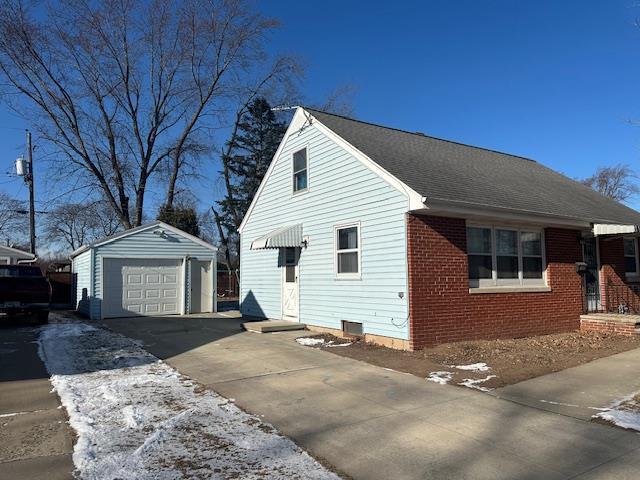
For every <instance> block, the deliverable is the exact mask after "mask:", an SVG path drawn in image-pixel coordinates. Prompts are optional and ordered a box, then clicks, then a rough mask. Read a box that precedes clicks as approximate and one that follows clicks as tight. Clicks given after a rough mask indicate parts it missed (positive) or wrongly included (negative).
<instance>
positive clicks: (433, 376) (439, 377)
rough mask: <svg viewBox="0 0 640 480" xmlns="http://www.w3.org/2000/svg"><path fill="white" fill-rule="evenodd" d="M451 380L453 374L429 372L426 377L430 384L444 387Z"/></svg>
mask: <svg viewBox="0 0 640 480" xmlns="http://www.w3.org/2000/svg"><path fill="white" fill-rule="evenodd" d="M451 378H453V372H445V371H442V372H431V373H430V374H429V376H428V377H427V380H429V381H430V382H435V383H439V384H440V385H446V384H447V383H449V381H450V380H451Z"/></svg>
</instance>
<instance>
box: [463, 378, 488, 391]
mask: <svg viewBox="0 0 640 480" xmlns="http://www.w3.org/2000/svg"><path fill="white" fill-rule="evenodd" d="M495 377H496V376H495V375H487V376H486V377H485V378H475V379H474V378H465V379H464V380H462V382H460V383H458V385H462V386H463V387H467V388H475V389H476V390H480V391H481V392H490V391H491V389H490V388H487V387H483V386H482V385H480V384H481V383H484V382H487V381H489V380H491V379H492V378H495Z"/></svg>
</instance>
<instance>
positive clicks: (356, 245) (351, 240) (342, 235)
mask: <svg viewBox="0 0 640 480" xmlns="http://www.w3.org/2000/svg"><path fill="white" fill-rule="evenodd" d="M335 241H336V276H337V277H338V278H360V225H359V224H353V225H343V226H339V227H336V240H335Z"/></svg>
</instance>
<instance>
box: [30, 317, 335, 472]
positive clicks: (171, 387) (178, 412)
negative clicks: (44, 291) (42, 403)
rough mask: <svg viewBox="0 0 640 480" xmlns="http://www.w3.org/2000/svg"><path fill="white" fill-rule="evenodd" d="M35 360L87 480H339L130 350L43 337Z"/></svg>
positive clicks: (64, 335)
mask: <svg viewBox="0 0 640 480" xmlns="http://www.w3.org/2000/svg"><path fill="white" fill-rule="evenodd" d="M39 353H40V356H41V357H42V359H43V361H44V362H45V364H46V366H47V369H48V370H49V373H50V374H51V375H52V376H51V382H52V384H53V386H54V389H55V390H56V391H57V392H58V394H59V395H60V398H61V399H62V404H63V405H64V406H65V408H66V409H67V412H68V414H69V419H70V424H71V426H72V427H73V428H74V429H75V430H76V433H77V435H78V438H77V442H76V445H75V447H74V453H73V461H74V464H75V466H76V469H77V472H76V473H77V476H78V477H79V478H81V479H116V478H117V479H121V480H134V479H135V480H146V479H154V480H156V479H157V480H164V479H176V478H243V479H253V478H282V479H288V478H310V479H337V478H338V477H337V476H336V475H335V474H333V473H331V472H330V471H328V470H326V469H325V468H324V467H322V466H321V465H320V464H319V463H318V462H316V461H315V460H314V459H313V458H311V457H310V456H309V455H308V454H307V453H305V452H304V451H303V450H301V449H300V448H299V447H298V446H296V445H295V444H294V443H293V442H292V441H291V440H289V439H287V438H285V437H283V436H281V435H280V434H279V433H278V432H277V431H276V430H275V429H274V428H273V427H271V426H270V425H268V424H266V423H263V422H262V421H261V420H260V419H259V418H258V417H256V416H254V415H249V414H247V413H245V412H243V411H242V410H240V409H239V408H238V407H236V406H235V405H234V404H233V403H230V401H229V400H227V399H226V398H224V397H222V396H220V395H218V394H216V393H215V392H212V391H210V390H206V389H204V388H203V387H201V386H200V385H198V384H197V383H195V382H193V381H192V380H190V379H189V378H187V377H185V376H183V375H181V374H180V373H178V372H177V371H176V370H174V369H173V368H171V367H169V366H168V365H167V364H165V363H164V362H162V361H160V360H158V359H157V358H156V357H154V356H153V355H151V354H149V353H148V352H146V351H145V350H143V349H142V348H141V347H140V346H139V345H137V344H136V343H135V342H134V341H132V340H130V339H128V338H126V337H124V336H121V335H117V334H115V333H112V332H110V331H107V330H103V329H98V328H95V327H92V326H89V325H86V324H83V323H74V324H71V323H70V324H55V325H54V324H52V325H47V326H44V327H42V329H41V330H40V335H39Z"/></svg>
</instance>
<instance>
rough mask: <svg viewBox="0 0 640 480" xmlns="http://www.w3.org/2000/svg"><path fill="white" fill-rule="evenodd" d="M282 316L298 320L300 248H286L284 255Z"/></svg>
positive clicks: (286, 318)
mask: <svg viewBox="0 0 640 480" xmlns="http://www.w3.org/2000/svg"><path fill="white" fill-rule="evenodd" d="M282 254H283V256H284V258H283V262H282V266H283V270H284V271H283V274H282V316H283V317H284V319H285V320H298V260H300V249H299V248H285V249H284V252H283V253H282Z"/></svg>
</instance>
